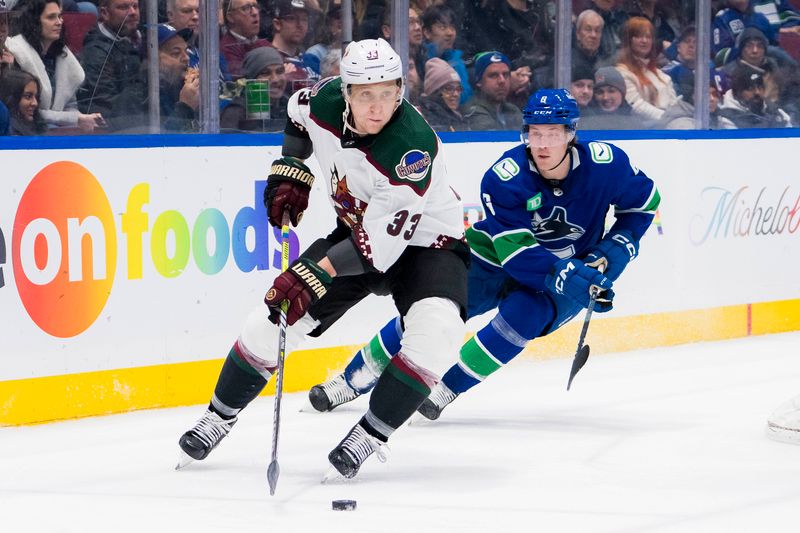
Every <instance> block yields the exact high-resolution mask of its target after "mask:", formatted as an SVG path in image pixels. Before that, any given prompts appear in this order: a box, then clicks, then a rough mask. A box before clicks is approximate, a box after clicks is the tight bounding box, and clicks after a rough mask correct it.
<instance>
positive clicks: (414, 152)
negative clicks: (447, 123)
mask: <svg viewBox="0 0 800 533" xmlns="http://www.w3.org/2000/svg"><path fill="white" fill-rule="evenodd" d="M402 105H403V106H404V109H403V110H402V115H401V116H400V117H399V118H398V120H395V121H393V122H392V123H390V124H389V125H388V126H387V127H386V128H384V130H383V131H381V133H380V134H378V138H377V139H376V140H375V142H374V143H373V145H372V147H371V148H370V154H369V156H370V157H369V160H370V162H371V163H372V164H373V165H374V166H375V167H376V168H378V169H379V170H380V171H381V172H382V173H383V174H384V175H386V176H387V177H388V178H389V182H390V183H391V184H392V185H407V186H409V187H411V188H412V189H413V190H414V191H415V192H416V193H417V194H419V195H423V194H425V191H426V190H427V189H428V186H429V185H430V180H431V172H432V170H433V166H434V160H435V159H436V157H437V155H438V151H439V138H438V137H437V136H436V133H435V132H434V131H433V130H432V129H431V127H430V126H429V125H428V123H427V122H426V121H425V119H424V118H422V116H421V115H420V114H419V112H418V111H417V110H416V109H414V108H413V107H412V106H411V104H409V103H408V102H406V101H405V100H404V101H403V104H402Z"/></svg>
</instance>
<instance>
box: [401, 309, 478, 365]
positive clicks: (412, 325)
mask: <svg viewBox="0 0 800 533" xmlns="http://www.w3.org/2000/svg"><path fill="white" fill-rule="evenodd" d="M403 324H405V331H404V333H403V338H402V340H401V342H400V351H401V352H402V353H403V355H405V357H406V358H407V359H409V360H410V361H412V362H413V363H414V364H416V365H417V366H420V367H422V368H424V369H425V370H427V371H429V372H431V373H432V374H434V375H435V376H436V377H437V379H438V378H441V376H442V374H444V372H445V371H447V369H448V368H450V367H451V366H452V365H453V364H454V363H455V362H456V361H457V360H458V351H459V348H460V347H461V343H462V341H463V340H464V321H463V320H462V319H461V314H460V311H459V307H458V305H457V304H456V303H455V302H453V301H452V300H449V299H447V298H424V299H422V300H419V301H417V302H414V303H413V304H412V305H411V308H410V309H409V310H408V313H406V315H405V316H404V317H403Z"/></svg>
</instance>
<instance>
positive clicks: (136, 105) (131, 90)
mask: <svg viewBox="0 0 800 533" xmlns="http://www.w3.org/2000/svg"><path fill="white" fill-rule="evenodd" d="M191 37H192V31H191V30H189V29H186V28H184V29H182V30H176V29H175V28H174V27H172V26H170V25H169V24H159V25H158V74H159V114H160V119H161V124H160V127H161V131H162V133H188V132H192V131H197V130H198V129H199V128H198V123H197V118H198V110H199V108H200V75H199V72H198V70H197V69H194V68H189V53H188V48H189V45H188V42H189V41H190V40H191ZM120 106H121V107H123V108H125V109H127V110H130V115H132V116H134V117H135V119H133V120H130V121H128V123H127V126H126V127H127V128H129V131H130V132H131V133H133V132H136V131H139V130H142V129H145V128H146V125H147V117H148V109H149V97H148V83H147V65H146V64H145V65H142V69H141V71H140V76H139V78H138V79H137V81H136V83H135V84H131V85H130V86H128V87H126V89H125V91H124V93H123V95H122V97H121V98H120Z"/></svg>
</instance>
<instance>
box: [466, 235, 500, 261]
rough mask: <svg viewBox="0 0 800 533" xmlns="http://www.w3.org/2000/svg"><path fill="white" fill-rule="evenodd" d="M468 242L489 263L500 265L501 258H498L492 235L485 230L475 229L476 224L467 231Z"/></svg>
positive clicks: (472, 249) (473, 251) (474, 251)
mask: <svg viewBox="0 0 800 533" xmlns="http://www.w3.org/2000/svg"><path fill="white" fill-rule="evenodd" d="M465 236H466V238H467V244H469V248H470V251H472V253H473V254H475V255H477V256H478V257H480V258H481V259H483V260H484V261H486V262H487V263H489V264H491V265H494V266H496V267H498V268H499V267H500V266H501V265H500V260H499V259H498V258H497V252H495V250H494V244H493V243H492V237H491V235H489V234H488V233H486V232H485V231H481V230H479V229H475V227H474V226H470V227H468V228H467V230H466V232H465Z"/></svg>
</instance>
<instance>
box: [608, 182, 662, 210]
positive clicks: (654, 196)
mask: <svg viewBox="0 0 800 533" xmlns="http://www.w3.org/2000/svg"><path fill="white" fill-rule="evenodd" d="M660 204H661V194H660V193H659V192H658V188H656V186H655V185H653V189H652V190H651V191H650V196H648V197H647V200H646V201H645V203H644V205H643V206H642V207H635V208H632V209H615V210H614V212H615V213H617V214H619V213H655V212H656V209H658V206H659V205H660Z"/></svg>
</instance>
